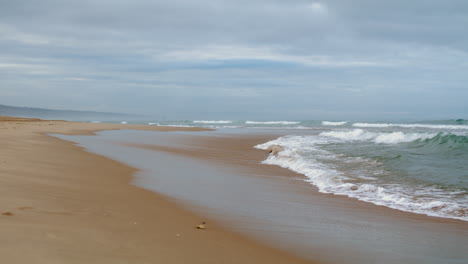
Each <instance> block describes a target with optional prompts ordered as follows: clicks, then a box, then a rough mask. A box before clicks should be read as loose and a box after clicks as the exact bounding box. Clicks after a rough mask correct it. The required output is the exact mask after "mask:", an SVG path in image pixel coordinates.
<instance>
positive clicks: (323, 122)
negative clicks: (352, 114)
mask: <svg viewBox="0 0 468 264" xmlns="http://www.w3.org/2000/svg"><path fill="white" fill-rule="evenodd" d="M347 123H348V121H341V122H332V121H322V125H324V126H342V125H345V124H347Z"/></svg>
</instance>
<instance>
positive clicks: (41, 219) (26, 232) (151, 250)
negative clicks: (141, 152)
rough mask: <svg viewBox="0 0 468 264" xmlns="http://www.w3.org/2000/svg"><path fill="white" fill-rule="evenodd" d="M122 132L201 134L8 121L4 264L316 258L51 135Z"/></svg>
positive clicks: (0, 176) (3, 125)
mask: <svg viewBox="0 0 468 264" xmlns="http://www.w3.org/2000/svg"><path fill="white" fill-rule="evenodd" d="M116 129H117V130H118V129H136V130H156V131H174V130H178V131H180V130H183V131H193V129H190V128H171V127H152V126H144V125H122V124H92V123H75V122H64V121H41V120H36V119H35V120H30V119H22V118H9V117H0V146H1V151H0V192H1V193H2V199H0V214H1V215H0V233H1V234H2V238H1V239H0V254H1V255H0V256H1V260H2V261H3V262H5V263H39V264H40V263H48V264H49V263H113V264H115V263H311V262H310V261H307V260H304V259H301V258H298V257H294V256H292V255H290V254H288V253H286V252H283V251H280V250H277V249H272V248H271V247H268V246H266V245H264V244H261V243H258V242H256V241H254V240H251V239H249V238H246V237H244V236H242V235H239V234H238V233H235V232H232V231H230V230H227V229H226V228H224V227H222V226H221V225H218V224H216V223H215V222H212V221H211V220H210V219H207V218H206V217H205V216H204V215H203V214H197V213H193V212H191V211H188V210H186V209H183V208H182V207H180V206H179V205H178V204H177V203H176V202H174V201H172V200H171V199H168V198H167V197H164V196H162V195H159V194H156V193H154V192H151V191H148V190H144V189H141V188H138V187H135V186H132V185H130V184H129V182H130V181H131V180H132V175H133V174H134V173H136V172H137V170H136V169H134V168H131V167H129V166H126V165H124V164H122V163H119V162H116V161H113V160H111V159H108V158H105V157H102V156H99V155H95V154H91V153H88V152H85V151H83V149H82V148H81V147H78V146H76V145H74V144H72V143H70V142H67V141H63V140H60V139H57V138H53V137H51V136H48V135H47V134H46V133H57V134H68V135H72V134H86V135H90V134H93V133H94V132H96V131H100V130H116ZM203 221H206V222H207V224H206V226H207V229H206V230H197V229H195V225H197V224H199V223H201V222H203Z"/></svg>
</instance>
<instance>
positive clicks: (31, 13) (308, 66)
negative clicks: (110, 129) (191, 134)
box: [0, 0, 468, 119]
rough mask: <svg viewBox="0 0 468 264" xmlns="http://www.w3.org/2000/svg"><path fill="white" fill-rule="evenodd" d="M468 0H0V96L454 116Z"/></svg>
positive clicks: (133, 105) (461, 86)
mask: <svg viewBox="0 0 468 264" xmlns="http://www.w3.org/2000/svg"><path fill="white" fill-rule="evenodd" d="M466 25H468V2H466V1H461V0H451V1H445V2H443V1H428V0H415V1H410V2H408V1H400V0H395V1H372V0H356V1H345V0H342V1H338V0H329V1H316V2H315V1H301V0H295V1H275V0H270V1H266V0H251V1H216V0H210V1H195V2H194V1H181V0H177V1H143V0H139V1H124V0H119V1H115V0H114V1H106V0H103V1H90V0H87V1H56V0H44V1H40V2H38V1H24V0H17V1H3V0H0V87H1V88H0V99H1V100H0V103H3V104H12V105H22V106H38V107H49V108H73V109H86V110H100V111H118V112H129V113H140V114H142V113H147V114H152V115H156V116H161V117H166V118H187V119H191V118H239V119H249V118H265V119H271V118H273V117H277V118H280V119H283V118H294V119H321V118H327V119H328V118H337V119H339V118H346V119H349V118H356V119H360V118H371V119H378V118H431V119H435V118H449V117H454V118H457V117H459V116H461V117H466V116H467V115H468V108H467V107H466V99H465V98H468V87H467V83H468V73H467V72H468V71H467V69H468V30H467V28H466Z"/></svg>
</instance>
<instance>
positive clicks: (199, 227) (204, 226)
mask: <svg viewBox="0 0 468 264" xmlns="http://www.w3.org/2000/svg"><path fill="white" fill-rule="evenodd" d="M195 228H196V229H206V222H201V224H199V225H196V226H195Z"/></svg>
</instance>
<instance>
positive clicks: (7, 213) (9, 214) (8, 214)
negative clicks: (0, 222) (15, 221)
mask: <svg viewBox="0 0 468 264" xmlns="http://www.w3.org/2000/svg"><path fill="white" fill-rule="evenodd" d="M2 215H6V216H12V215H13V213H12V212H5V213H2Z"/></svg>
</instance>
